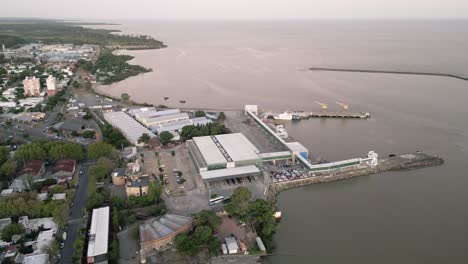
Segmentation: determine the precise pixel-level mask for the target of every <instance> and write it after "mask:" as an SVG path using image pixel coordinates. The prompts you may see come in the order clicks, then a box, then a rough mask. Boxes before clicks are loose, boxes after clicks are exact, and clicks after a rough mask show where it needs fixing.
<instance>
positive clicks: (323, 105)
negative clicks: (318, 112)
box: [315, 101, 328, 111]
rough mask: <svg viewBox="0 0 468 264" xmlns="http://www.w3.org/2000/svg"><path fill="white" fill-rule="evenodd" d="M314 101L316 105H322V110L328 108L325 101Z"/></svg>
mask: <svg viewBox="0 0 468 264" xmlns="http://www.w3.org/2000/svg"><path fill="white" fill-rule="evenodd" d="M315 103H317V104H318V105H320V106H321V107H322V111H323V110H327V109H328V105H327V104H325V103H321V102H318V101H315Z"/></svg>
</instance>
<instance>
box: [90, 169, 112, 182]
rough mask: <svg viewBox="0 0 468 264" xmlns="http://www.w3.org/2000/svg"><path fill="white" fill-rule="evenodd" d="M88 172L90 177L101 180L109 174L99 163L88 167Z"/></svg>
mask: <svg viewBox="0 0 468 264" xmlns="http://www.w3.org/2000/svg"><path fill="white" fill-rule="evenodd" d="M88 174H89V176H90V177H92V178H93V179H96V180H97V181H102V180H104V179H105V178H107V176H108V175H109V174H108V170H107V169H106V168H105V167H103V166H100V165H93V166H91V167H89V169H88Z"/></svg>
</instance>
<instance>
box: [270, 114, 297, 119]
mask: <svg viewBox="0 0 468 264" xmlns="http://www.w3.org/2000/svg"><path fill="white" fill-rule="evenodd" d="M273 118H274V119H275V120H292V119H293V115H292V114H291V113H288V112H284V113H282V114H277V115H273Z"/></svg>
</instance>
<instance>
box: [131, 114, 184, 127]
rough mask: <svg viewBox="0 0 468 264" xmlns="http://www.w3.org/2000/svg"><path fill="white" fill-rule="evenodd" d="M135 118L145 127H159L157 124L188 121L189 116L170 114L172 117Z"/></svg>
mask: <svg viewBox="0 0 468 264" xmlns="http://www.w3.org/2000/svg"><path fill="white" fill-rule="evenodd" d="M136 118H137V120H139V121H140V122H142V123H143V124H145V125H147V126H151V125H159V124H165V123H172V122H177V121H182V120H188V119H189V115H188V114H187V113H178V114H172V115H162V116H151V117H142V118H139V117H136Z"/></svg>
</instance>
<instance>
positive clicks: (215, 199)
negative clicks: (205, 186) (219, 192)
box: [210, 196, 224, 205]
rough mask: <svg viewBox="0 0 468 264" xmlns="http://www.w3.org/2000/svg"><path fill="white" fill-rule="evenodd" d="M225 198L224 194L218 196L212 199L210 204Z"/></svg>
mask: <svg viewBox="0 0 468 264" xmlns="http://www.w3.org/2000/svg"><path fill="white" fill-rule="evenodd" d="M223 200H224V196H218V197H216V198H213V199H210V205H215V204H218V203H221V202H222V201H223Z"/></svg>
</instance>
